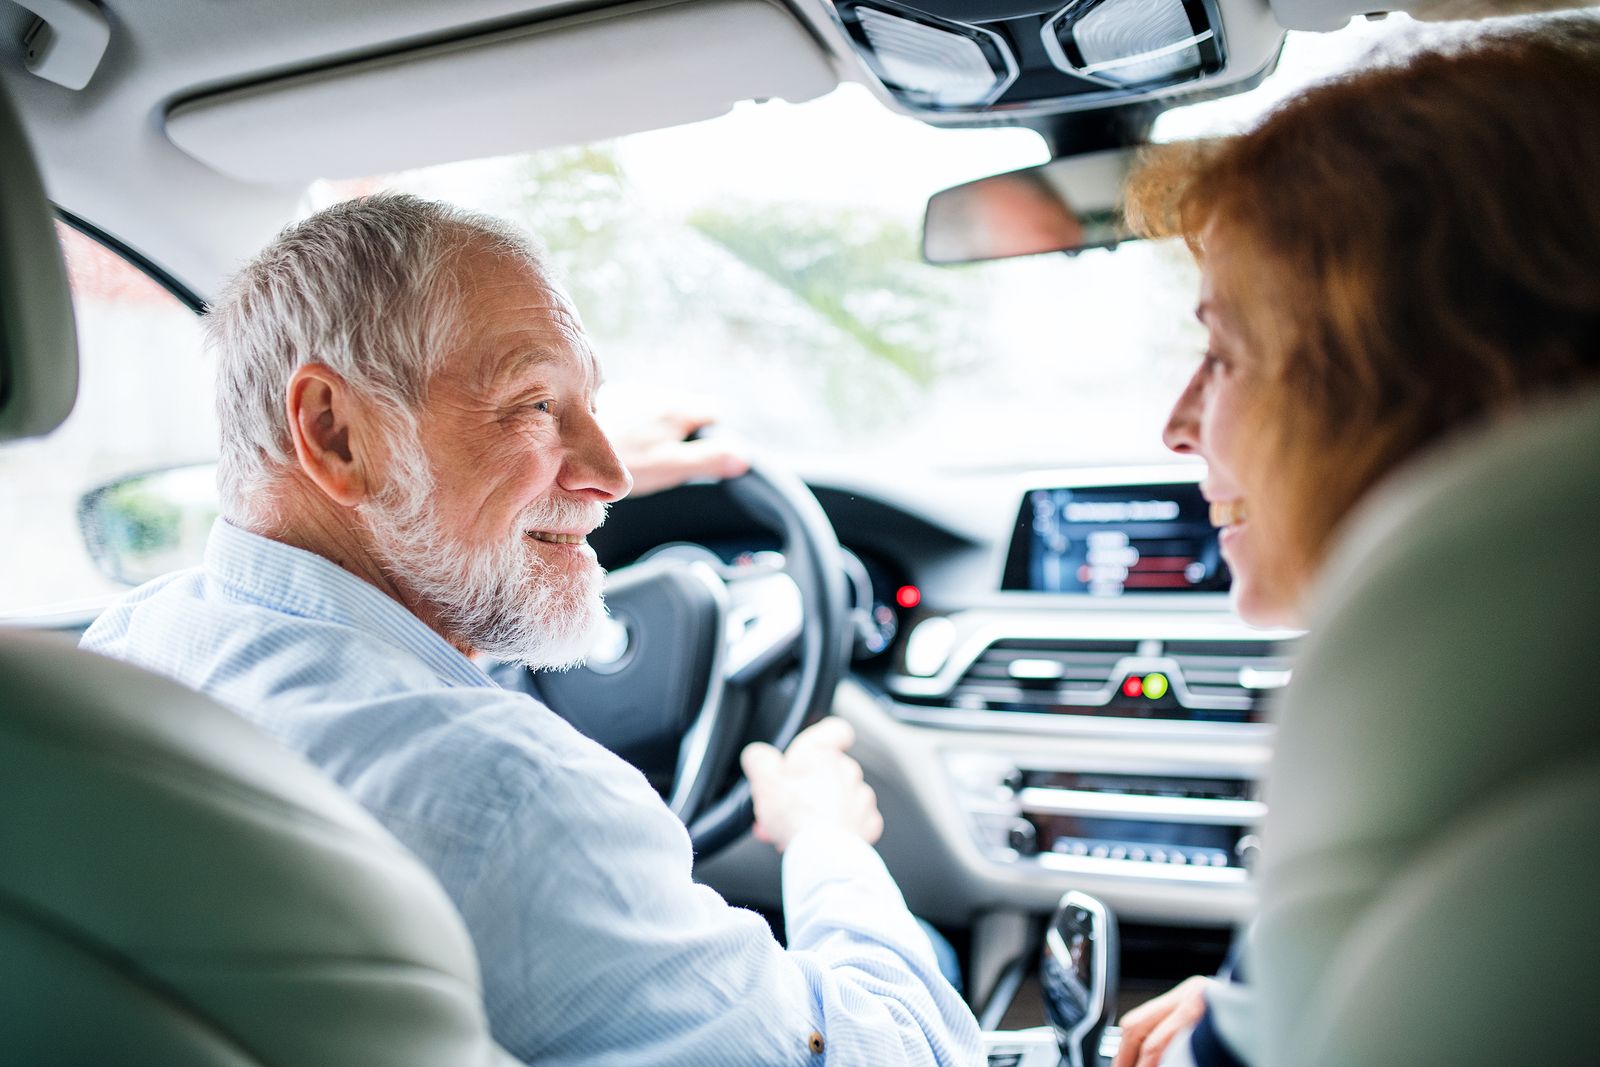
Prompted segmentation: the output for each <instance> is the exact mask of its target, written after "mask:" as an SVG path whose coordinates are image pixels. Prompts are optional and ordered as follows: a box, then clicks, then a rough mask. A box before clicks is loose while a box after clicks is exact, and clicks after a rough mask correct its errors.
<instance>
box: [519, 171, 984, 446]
mask: <svg viewBox="0 0 1600 1067" xmlns="http://www.w3.org/2000/svg"><path fill="white" fill-rule="evenodd" d="M511 165H512V167H513V168H514V174H513V182H512V186H513V189H514V193H513V197H512V201H511V202H510V203H509V204H507V205H505V207H506V209H507V211H508V213H509V214H512V215H514V216H516V217H517V218H518V219H519V220H520V221H522V222H523V223H525V224H526V225H527V226H529V227H530V228H531V229H532V230H533V231H534V232H535V233H537V234H539V235H540V236H541V237H542V239H543V240H544V242H545V244H546V246H547V248H548V251H549V254H550V258H551V260H552V261H553V263H554V265H555V266H556V268H557V270H558V271H559V273H560V275H561V276H562V279H563V283H564V285H565V286H566V288H567V289H568V291H569V293H570V294H571V295H572V298H573V300H574V301H575V302H576V304H577V305H578V307H579V308H580V309H581V310H582V313H583V316H584V320H585V323H586V325H587V326H588V328H589V330H590V332H591V334H592V335H593V336H594V337H595V338H596V340H597V342H599V343H601V345H602V347H603V348H604V349H605V350H606V351H608V352H614V351H615V350H617V349H625V348H629V347H633V348H636V349H648V350H651V351H657V352H659V351H663V350H666V351H676V353H677V354H678V355H679V356H681V355H682V354H683V352H684V350H685V349H692V350H694V351H695V354H696V356H697V357H698V358H703V357H705V356H707V355H709V354H710V353H712V352H714V351H717V350H722V351H724V352H728V351H743V352H750V353H755V354H758V356H759V358H760V359H761V360H762V361H763V364H764V370H765V371H766V372H770V371H771V370H772V369H774V368H773V362H772V361H773V360H781V361H784V363H785V364H786V370H787V372H788V376H789V378H790V379H791V380H809V379H817V378H819V379H820V381H819V382H818V385H819V387H820V390H821V392H822V394H823V399H824V400H825V402H826V405H827V413H828V415H829V417H831V419H832V420H833V421H834V423H835V424H836V426H838V427H839V428H841V429H855V428H858V427H862V426H868V425H872V424H873V423H875V422H877V421H879V420H881V419H883V418H884V417H885V416H886V415H890V414H892V413H894V412H895V411H896V410H900V411H905V410H909V409H910V407H911V405H912V404H913V403H914V402H915V401H916V400H917V399H918V398H919V397H920V396H922V395H924V394H926V392H927V391H928V390H929V389H930V388H931V387H932V386H933V385H935V384H936V383H937V382H938V381H939V380H940V379H941V377H942V376H943V375H944V374H945V373H946V372H948V371H950V370H952V369H955V368H958V367H966V366H970V365H971V364H972V363H973V362H974V361H975V360H976V359H977V358H978V352H979V350H980V346H979V344H978V343H977V333H978V331H977V324H978V323H980V322H982V321H983V319H984V316H983V315H982V314H981V313H979V312H977V311H975V309H974V305H975V304H976V303H979V302H981V301H982V300H984V299H985V293H986V290H985V288H984V286H983V285H982V284H980V283H979V281H978V279H977V277H975V276H973V275H971V274H969V273H968V272H964V271H961V270H953V271H933V270H930V269H929V268H928V267H927V266H926V265H925V264H924V263H923V262H922V260H921V256H920V252H919V248H918V241H919V234H918V232H917V230H916V228H915V226H913V225H911V224H907V223H901V222H897V221H895V220H892V219H888V218H885V217H882V216H881V215H877V214H872V213H869V212H867V211H863V210H855V209H851V208H848V207H838V208H828V207H819V206H816V205H790V206H787V207H780V208H778V209H774V207H773V206H772V205H771V204H770V203H759V204H758V203H740V202H730V203H723V204H719V205H718V206H716V207H715V208H714V209H701V210H698V211H695V212H693V213H691V214H689V215H688V216H687V217H684V218H672V217H663V216H662V215H661V214H660V213H659V212H660V209H655V211H654V212H653V211H652V209H651V208H650V207H648V206H646V204H645V203H644V199H645V198H642V197H638V196H635V195H632V190H631V189H630V185H629V179H628V177H627V175H626V173H625V172H624V168H623V166H622V164H621V162H620V161H619V160H618V158H617V155H616V149H615V147H614V145H610V144H597V145H586V146H582V147H575V148H566V149H559V150H554V151H547V152H541V153H537V154H535V155H532V156H528V157H523V158H520V159H517V160H515V161H514V162H513V163H512V164H511ZM707 362H708V363H709V362H710V361H707ZM721 365H722V366H724V367H726V368H728V370H727V371H726V373H736V371H735V370H734V369H733V368H734V367H735V366H736V365H737V361H736V360H729V359H723V360H721Z"/></svg>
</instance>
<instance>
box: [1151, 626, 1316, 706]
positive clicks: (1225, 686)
mask: <svg viewBox="0 0 1600 1067" xmlns="http://www.w3.org/2000/svg"><path fill="white" fill-rule="evenodd" d="M1289 651H1290V649H1289V646H1288V645H1287V644H1286V643H1283V642H1271V641H1168V642H1166V643H1165V645H1164V647H1163V649H1162V654H1163V655H1165V656H1166V657H1167V658H1169V659H1171V660H1172V661H1173V663H1175V664H1177V667H1178V670H1179V672H1180V673H1181V674H1182V675H1183V680H1184V682H1185V683H1186V684H1187V685H1188V687H1189V692H1191V693H1193V694H1195V695H1196V696H1206V697H1243V698H1249V699H1252V700H1260V699H1262V698H1264V697H1266V696H1268V695H1269V694H1271V693H1272V692H1273V691H1274V690H1278V689H1282V688H1283V687H1284V686H1285V685H1288V684H1289V673H1290V671H1289Z"/></svg>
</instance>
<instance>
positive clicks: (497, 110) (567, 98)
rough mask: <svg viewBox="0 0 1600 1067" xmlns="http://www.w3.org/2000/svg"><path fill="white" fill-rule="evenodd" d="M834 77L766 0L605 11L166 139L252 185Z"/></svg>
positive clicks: (805, 86) (367, 63)
mask: <svg viewBox="0 0 1600 1067" xmlns="http://www.w3.org/2000/svg"><path fill="white" fill-rule="evenodd" d="M836 84H838V77H837V75H836V74H835V73H834V71H833V68H832V65H831V64H830V62H829V60H828V56H827V54H826V52H825V51H824V50H823V48H822V46H821V45H820V44H818V43H817V41H816V40H815V39H814V38H813V37H812V36H811V35H810V33H809V32H807V30H806V29H805V28H804V27H803V26H802V25H801V24H800V23H799V22H798V21H797V20H796V19H795V17H794V16H793V15H792V14H790V13H789V12H788V11H787V10H786V9H784V8H781V7H779V6H777V5H775V4H772V3H768V2H766V0H697V2H694V3H679V4H671V5H667V6H653V7H652V6H648V5H630V6H628V7H626V8H617V9H612V10H610V11H605V12H597V13H593V14H588V15H582V16H575V17H572V18H564V19H558V20H552V21H549V22H544V23H539V24H536V25H533V26H525V27H520V28H517V29H513V30H500V31H496V32H494V33H492V34H486V35H483V36H479V37H472V38H467V39H462V40H456V41H452V42H449V43H447V44H435V45H430V46H427V47H423V48H417V49H412V50H408V51H404V52H396V53H392V54H389V55H385V56H381V57H376V58H367V59H363V60H360V61H358V62H353V63H349V64H345V65H339V66H331V67H322V68H320V69H318V70H315V71H309V72H305V73H299V74H291V75H287V76H283V77H277V78H273V79H271V80H268V81H262V82H256V83H254V84H251V85H248V86H242V87H238V88H232V89H226V90H223V91H221V92H216V93H210V94H207V95H205V96H202V97H197V98H193V99H190V100H187V101H185V102H183V103H181V104H179V105H178V106H176V107H174V108H173V109H172V110H171V111H170V112H169V113H168V115H167V135H168V136H169V137H170V138H171V139H172V141H173V143H175V144H176V145H177V146H178V147H179V148H181V149H183V150H184V151H185V152H187V153H189V154H190V155H192V156H194V157H195V158H196V159H198V160H200V161H201V162H202V163H204V164H206V165H207V166H210V167H211V168H213V169H214V170H217V171H220V172H222V173H223V174H227V175H229V176H231V177H235V178H239V179H242V180H245V181H252V182H295V181H308V180H310V179H312V178H351V177H360V176H365V175H372V174H384V173H389V172H392V171H397V170H404V169H406V168H409V167H416V166H423V165H426V164H431V163H443V162H449V161H452V160H458V159H475V158H480V157H484V156H493V155H505V154H508V153H512V152H525V151H531V150H535V149H539V148H548V147H552V146H555V145H564V144H575V143H580V142H585V141H594V140H599V139H602V138H607V137H618V136H621V135H623V134H628V133H636V132H639V131H641V130H651V129H659V128H661V127H664V126H673V125H678V124H680V123H685V122H694V121H698V120H700V119H707V118H712V117H715V116H717V115H720V114H722V113H724V112H726V111H727V110H728V109H729V108H730V107H732V106H733V105H734V104H735V103H737V102H739V101H741V100H750V99H762V98H778V99H783V100H788V101H792V102H796V103H798V102H800V101H802V100H809V99H811V98H813V97H817V96H821V95H822V94H823V93H826V92H828V91H829V90H831V89H832V88H833V87H834V86H835V85H836Z"/></svg>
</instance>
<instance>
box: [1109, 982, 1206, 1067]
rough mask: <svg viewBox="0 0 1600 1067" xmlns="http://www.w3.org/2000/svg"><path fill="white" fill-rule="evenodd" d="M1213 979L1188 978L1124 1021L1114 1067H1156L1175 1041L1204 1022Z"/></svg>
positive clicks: (1134, 1011) (1133, 1011)
mask: <svg viewBox="0 0 1600 1067" xmlns="http://www.w3.org/2000/svg"><path fill="white" fill-rule="evenodd" d="M1211 982H1212V979H1210V978H1202V977H1200V976H1198V975H1197V976H1195V977H1193V978H1186V979H1184V980H1183V981H1182V982H1180V983H1179V984H1178V985H1176V986H1174V987H1173V988H1172V989H1169V990H1168V991H1167V992H1165V993H1163V994H1161V995H1160V996H1159V997H1156V998H1155V999H1154V1000H1148V1001H1146V1002H1145V1003H1143V1004H1141V1005H1139V1006H1138V1007H1137V1008H1134V1009H1133V1010H1132V1011H1130V1012H1129V1013H1128V1014H1126V1015H1124V1016H1123V1017H1122V1046H1121V1047H1120V1048H1119V1049H1117V1058H1116V1059H1115V1060H1113V1061H1112V1064H1111V1067H1156V1064H1158V1063H1160V1062H1161V1057H1162V1056H1164V1055H1166V1052H1167V1046H1168V1045H1170V1044H1172V1039H1173V1038H1174V1037H1177V1036H1178V1035H1179V1034H1181V1033H1183V1032H1184V1031H1185V1030H1187V1029H1189V1028H1190V1027H1191V1026H1193V1025H1194V1024H1195V1023H1197V1022H1199V1021H1200V1016H1202V1015H1204V1014H1205V1012H1206V990H1207V989H1208V988H1210V986H1211Z"/></svg>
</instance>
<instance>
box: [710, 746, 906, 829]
mask: <svg viewBox="0 0 1600 1067" xmlns="http://www.w3.org/2000/svg"><path fill="white" fill-rule="evenodd" d="M855 740H856V735H855V731H854V730H853V729H851V728H850V724H849V723H847V722H845V721H844V720H843V719H836V718H832V717H829V718H826V719H822V720H821V721H819V722H817V723H815V724H813V725H812V726H809V727H807V728H806V729H805V730H803V731H801V733H800V734H799V736H797V737H796V738H795V739H794V740H793V741H792V742H790V744H789V747H788V749H787V750H785V751H783V752H779V751H778V750H777V749H776V748H773V747H772V746H771V745H769V744H766V743H765V742H760V741H758V742H756V743H754V744H750V745H746V746H745V749H744V752H743V753H741V754H740V757H739V762H740V765H741V766H742V767H743V768H744V773H745V777H746V778H748V779H749V780H750V791H751V795H752V796H753V798H754V800H755V806H756V823H755V836H756V838H757V839H758V840H761V841H766V842H768V843H769V844H771V845H773V846H775V847H776V848H777V850H778V851H779V852H782V851H783V850H784V849H786V848H788V847H789V842H790V841H792V840H794V838H795V837H796V836H797V835H798V834H800V832H801V831H803V830H808V829H828V830H844V831H845V832H847V833H851V834H854V835H856V836H857V837H859V838H861V839H862V840H863V841H865V842H866V843H867V844H869V845H871V844H876V843H877V840H878V838H879V837H880V836H881V835H882V834H883V816H882V815H881V814H879V812H878V798H877V795H876V794H874V793H873V791H872V787H871V786H870V785H867V784H866V782H864V781H862V780H861V765H860V764H859V763H857V762H856V761H855V760H853V759H851V758H850V757H849V756H847V755H845V751H846V750H847V749H849V748H850V746H851V745H853V744H855Z"/></svg>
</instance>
